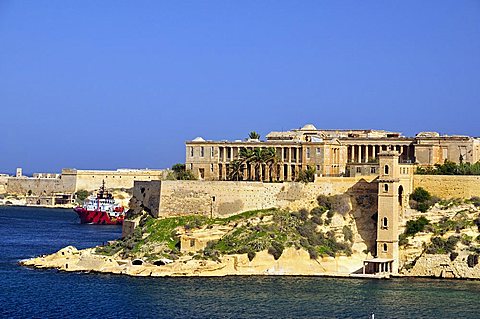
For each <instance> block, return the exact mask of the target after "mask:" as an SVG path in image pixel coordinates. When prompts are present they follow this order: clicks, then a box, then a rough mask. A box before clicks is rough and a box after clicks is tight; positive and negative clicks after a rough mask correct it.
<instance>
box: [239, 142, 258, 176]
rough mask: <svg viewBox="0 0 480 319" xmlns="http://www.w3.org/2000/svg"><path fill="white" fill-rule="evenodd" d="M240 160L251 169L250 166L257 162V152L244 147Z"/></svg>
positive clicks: (241, 150)
mask: <svg viewBox="0 0 480 319" xmlns="http://www.w3.org/2000/svg"><path fill="white" fill-rule="evenodd" d="M239 159H240V161H241V162H242V164H244V165H246V166H247V167H248V168H249V167H250V164H252V163H254V162H255V152H254V151H253V150H252V149H249V148H245V147H242V148H241V149H240V154H239ZM247 179H250V174H248V176H247Z"/></svg>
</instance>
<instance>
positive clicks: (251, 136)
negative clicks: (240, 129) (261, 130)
mask: <svg viewBox="0 0 480 319" xmlns="http://www.w3.org/2000/svg"><path fill="white" fill-rule="evenodd" d="M248 138H249V139H251V140H259V139H260V134H258V133H257V132H255V131H251V132H250V133H249V134H248Z"/></svg>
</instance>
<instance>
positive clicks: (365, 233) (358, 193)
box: [346, 179, 378, 256]
mask: <svg viewBox="0 0 480 319" xmlns="http://www.w3.org/2000/svg"><path fill="white" fill-rule="evenodd" d="M346 194H347V195H349V196H350V200H351V202H352V214H353V216H354V217H355V224H356V227H357V231H358V234H359V235H360V236H361V237H362V239H363V241H364V242H365V244H366V245H367V250H368V251H369V252H371V253H372V255H374V256H375V255H376V239H377V211H378V181H377V179H375V180H373V181H371V182H368V181H366V180H364V179H361V180H359V181H358V182H357V183H356V184H355V185H353V186H352V187H350V188H349V189H348V190H347V192H346Z"/></svg>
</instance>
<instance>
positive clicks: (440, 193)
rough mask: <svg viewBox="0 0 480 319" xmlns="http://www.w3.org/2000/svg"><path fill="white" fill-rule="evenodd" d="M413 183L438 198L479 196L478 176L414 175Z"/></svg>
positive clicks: (479, 178)
mask: <svg viewBox="0 0 480 319" xmlns="http://www.w3.org/2000/svg"><path fill="white" fill-rule="evenodd" d="M413 185H414V187H415V188H416V187H423V188H424V189H426V190H427V191H429V192H430V193H431V194H432V195H434V196H437V197H440V198H470V197H472V196H480V176H459V175H414V177H413Z"/></svg>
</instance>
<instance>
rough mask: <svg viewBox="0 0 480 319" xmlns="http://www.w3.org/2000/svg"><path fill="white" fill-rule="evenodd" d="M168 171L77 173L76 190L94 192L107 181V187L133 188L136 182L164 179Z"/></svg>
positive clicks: (95, 171) (93, 171)
mask: <svg viewBox="0 0 480 319" xmlns="http://www.w3.org/2000/svg"><path fill="white" fill-rule="evenodd" d="M165 175H166V171H160V170H152V171H134V170H132V171H97V170H92V171H83V170H81V171H80V170H79V171H76V190H80V189H85V190H87V191H94V190H96V189H98V188H99V187H100V186H101V185H102V181H105V186H106V187H107V188H109V189H112V188H125V189H129V188H132V187H133V184H134V182H135V181H155V180H161V179H164V178H165Z"/></svg>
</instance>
